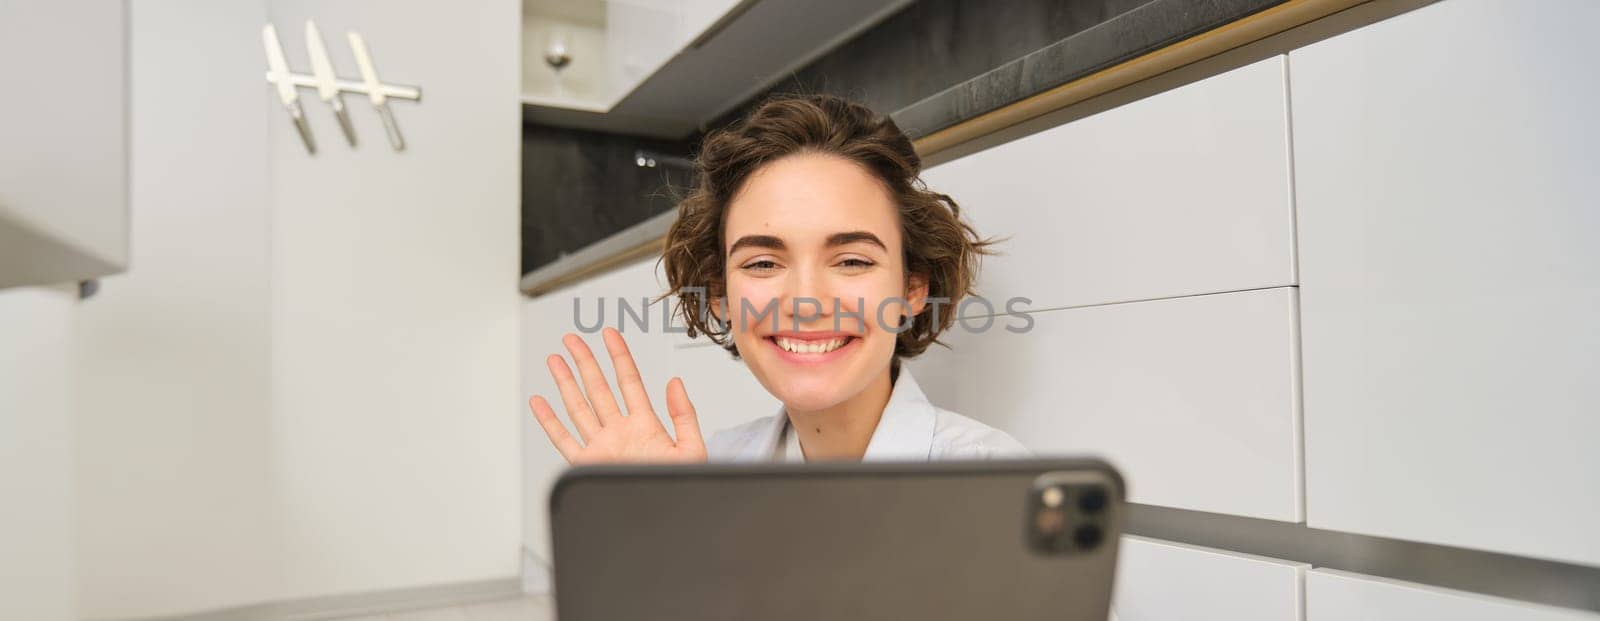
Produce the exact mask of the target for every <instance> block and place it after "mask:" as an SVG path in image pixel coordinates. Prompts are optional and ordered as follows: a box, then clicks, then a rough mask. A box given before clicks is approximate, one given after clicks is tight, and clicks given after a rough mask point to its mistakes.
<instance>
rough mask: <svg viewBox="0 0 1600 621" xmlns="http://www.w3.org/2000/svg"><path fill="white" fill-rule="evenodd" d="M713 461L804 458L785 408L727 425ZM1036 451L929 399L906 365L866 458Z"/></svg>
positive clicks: (710, 448) (713, 446) (716, 440)
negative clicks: (730, 426)
mask: <svg viewBox="0 0 1600 621" xmlns="http://www.w3.org/2000/svg"><path fill="white" fill-rule="evenodd" d="M706 452H707V453H709V455H710V459H711V461H724V462H727V461H731V462H766V461H787V462H801V461H805V457H804V455H803V454H802V453H801V452H800V440H799V437H798V434H796V433H794V432H793V430H792V426H791V425H790V424H789V416H788V415H787V414H785V413H784V411H783V408H782V407H781V406H780V407H779V408H778V413H777V414H775V415H773V416H767V417H763V418H758V419H756V420H753V421H750V422H748V423H745V424H742V425H738V426H735V427H732V428H729V429H724V430H722V431H719V432H717V433H715V434H713V435H712V436H711V440H710V441H709V442H707V443H706ZM1031 455H1032V453H1030V452H1029V451H1028V449H1027V448H1026V447H1024V446H1022V443H1021V442H1018V441H1016V439H1015V438H1012V437H1011V436H1010V435H1008V434H1007V433H1006V432H1004V431H1001V430H999V429H995V428H994V427H990V426H988V425H985V424H983V423H980V422H978V421H975V420H972V419H970V418H967V417H965V416H962V415H960V414H957V413H955V412H951V411H949V410H945V409H942V408H939V407H937V406H935V405H933V404H932V403H929V402H928V397H927V396H926V395H924V394H922V388H921V387H919V386H917V381H916V380H915V379H913V378H912V377H911V371H910V370H909V369H906V368H904V367H901V369H900V372H899V377H897V378H896V379H895V382H894V388H893V389H892V390H891V391H890V393H889V403H888V404H886V405H884V407H883V416H882V417H880V418H879V419H878V427H877V428H876V429H874V430H873V432H872V440H871V441H869V442H868V443H867V452H866V454H865V455H863V456H862V457H861V460H862V461H935V460H942V459H995V458H1008V457H1010V458H1021V457H1029V456H1031Z"/></svg>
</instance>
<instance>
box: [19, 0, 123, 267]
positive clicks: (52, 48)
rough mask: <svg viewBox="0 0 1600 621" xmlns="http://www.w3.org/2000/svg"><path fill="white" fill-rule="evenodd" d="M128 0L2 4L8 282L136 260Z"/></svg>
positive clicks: (40, 0) (21, 0)
mask: <svg viewBox="0 0 1600 621" xmlns="http://www.w3.org/2000/svg"><path fill="white" fill-rule="evenodd" d="M127 30H128V27H127V6H126V3H123V2H115V1H111V2H107V1H98V2H87V3H81V2H53V1H51V0H19V1H10V0H8V1H7V2H5V3H0V76H4V78H3V79H4V80H5V86H4V91H5V96H4V97H0V287H9V286H16V285H30V284H45V283H57V282H71V281H76V280H83V279H88V278H93V277H96V276H104V275H106V274H112V273H116V272H120V271H122V270H123V268H125V267H126V266H127V263H128V129H127V127H128V125H127V119H128V115H127V105H126V104H127V90H128V80H127V63H128V59H127V53H126V51H127V40H128V38H127Z"/></svg>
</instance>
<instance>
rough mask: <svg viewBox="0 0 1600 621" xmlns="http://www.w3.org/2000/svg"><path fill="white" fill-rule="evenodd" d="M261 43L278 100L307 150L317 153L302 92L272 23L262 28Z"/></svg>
mask: <svg viewBox="0 0 1600 621" xmlns="http://www.w3.org/2000/svg"><path fill="white" fill-rule="evenodd" d="M261 44H262V46H263V47H265V48H266V50H267V68H268V69H269V70H270V71H271V76H272V77H271V80H272V83H273V85H274V86H277V87H278V100H279V101H282V102H283V107H284V109H285V110H288V111H289V119H290V120H291V121H293V122H294V128H295V129H296V130H299V132H300V141H301V142H303V143H305V145H306V152H307V153H312V154H315V153H316V152H317V143H316V141H314V140H312V139H311V126H310V125H309V124H307V123H306V113H305V110H304V109H302V108H301V107H300V94H299V93H298V92H297V89H296V87H295V85H294V81H293V80H292V79H291V78H290V76H289V63H288V61H286V60H284V58H283V44H281V43H279V42H278V29H277V28H273V27H272V24H267V25H266V26H263V27H262V28H261Z"/></svg>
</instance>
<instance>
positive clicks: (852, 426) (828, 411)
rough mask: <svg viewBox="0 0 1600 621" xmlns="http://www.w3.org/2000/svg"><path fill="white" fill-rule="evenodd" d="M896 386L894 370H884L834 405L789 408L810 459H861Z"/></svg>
mask: <svg viewBox="0 0 1600 621" xmlns="http://www.w3.org/2000/svg"><path fill="white" fill-rule="evenodd" d="M893 389H894V379H893V377H892V376H891V375H890V370H889V369H884V370H883V372H882V373H879V374H878V376H877V377H876V378H874V379H873V380H872V382H871V383H869V384H867V387H866V388H865V389H863V390H862V391H861V392H859V393H857V394H856V395H855V396H853V397H851V398H849V399H846V400H844V401H843V402H840V403H839V404H837V405H834V406H832V407H828V408H824V409H821V410H817V411H814V412H797V411H795V410H793V409H790V408H788V407H785V408H784V411H786V412H788V415H789V424H790V425H793V426H794V430H795V432H796V433H798V434H799V438H800V449H801V450H802V451H803V452H804V453H805V457H806V461H818V460H841V459H843V460H859V459H861V457H862V456H864V455H866V454H867V444H869V443H871V442H872V433H873V432H874V431H876V430H877V429H878V419H880V418H882V417H883V410H884V408H885V407H886V406H888V405H889V395H890V393H892V392H893Z"/></svg>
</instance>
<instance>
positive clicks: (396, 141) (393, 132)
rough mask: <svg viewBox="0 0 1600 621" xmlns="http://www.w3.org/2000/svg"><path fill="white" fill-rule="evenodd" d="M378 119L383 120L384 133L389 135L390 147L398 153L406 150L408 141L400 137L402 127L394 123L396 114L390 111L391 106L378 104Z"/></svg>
mask: <svg viewBox="0 0 1600 621" xmlns="http://www.w3.org/2000/svg"><path fill="white" fill-rule="evenodd" d="M377 108H378V118H380V119H383V131H384V133H386V134H389V146H392V147H394V150H396V151H404V150H406V139H405V138H403V137H401V136H400V126H399V125H396V124H395V122H394V112H391V111H390V110H389V104H386V103H385V104H378V106H377Z"/></svg>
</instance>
